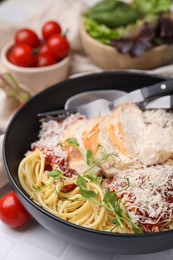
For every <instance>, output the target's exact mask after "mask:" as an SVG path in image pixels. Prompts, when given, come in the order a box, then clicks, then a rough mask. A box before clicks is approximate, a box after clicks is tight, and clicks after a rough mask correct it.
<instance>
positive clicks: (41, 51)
mask: <svg viewBox="0 0 173 260" xmlns="http://www.w3.org/2000/svg"><path fill="white" fill-rule="evenodd" d="M40 54H41V55H42V54H46V55H47V54H48V55H50V56H52V57H53V58H54V59H55V60H56V57H54V55H53V53H52V52H51V51H50V49H49V46H48V45H47V44H46V43H45V44H43V45H42V46H41V47H40V48H39V51H38V55H40Z"/></svg>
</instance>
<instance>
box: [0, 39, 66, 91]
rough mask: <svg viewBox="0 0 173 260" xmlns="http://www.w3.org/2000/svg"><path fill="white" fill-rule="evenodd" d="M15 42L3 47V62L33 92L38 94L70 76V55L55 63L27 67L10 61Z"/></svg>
mask: <svg viewBox="0 0 173 260" xmlns="http://www.w3.org/2000/svg"><path fill="white" fill-rule="evenodd" d="M13 44H14V43H12V42H10V43H8V44H6V45H5V46H4V47H3V48H2V50H1V62H2V64H3V66H4V67H5V68H6V69H7V70H8V71H10V72H12V73H13V75H14V76H15V77H16V79H17V80H18V82H19V83H20V84H23V85H25V86H27V88H28V89H29V90H30V93H31V94H36V93H38V92H40V91H41V90H43V89H45V88H47V87H49V86H51V85H54V84H56V83H59V82H61V81H63V80H65V79H66V78H67V77H68V73H69V67H70V55H69V56H67V57H66V58H64V59H63V60H62V61H60V62H58V63H56V64H54V65H50V66H45V67H34V68H25V67H20V66H16V65H14V64H12V63H11V62H9V61H8V59H7V52H8V50H9V49H10V48H11V47H12V46H13Z"/></svg>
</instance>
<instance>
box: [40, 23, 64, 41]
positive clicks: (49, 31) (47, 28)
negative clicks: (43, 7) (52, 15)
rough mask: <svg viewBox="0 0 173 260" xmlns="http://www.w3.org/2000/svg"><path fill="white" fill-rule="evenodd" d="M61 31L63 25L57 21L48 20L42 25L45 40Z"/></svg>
mask: <svg viewBox="0 0 173 260" xmlns="http://www.w3.org/2000/svg"><path fill="white" fill-rule="evenodd" d="M55 33H58V34H60V33H61V26H60V25H59V23H57V22H55V21H48V22H47V23H45V24H44V25H43V27H42V35H43V38H44V39H45V40H48V39H49V38H50V36H51V35H53V34H55Z"/></svg>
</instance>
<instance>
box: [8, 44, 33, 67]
mask: <svg viewBox="0 0 173 260" xmlns="http://www.w3.org/2000/svg"><path fill="white" fill-rule="evenodd" d="M7 58H8V60H9V61H10V62H11V63H13V64H15V65H17V66H21V67H32V66H34V60H35V59H34V56H33V54H32V48H31V47H30V46H29V45H27V44H25V43H20V44H16V45H14V46H13V47H12V48H11V50H10V52H9V54H8V55H7Z"/></svg>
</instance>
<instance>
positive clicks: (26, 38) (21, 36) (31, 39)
mask: <svg viewBox="0 0 173 260" xmlns="http://www.w3.org/2000/svg"><path fill="white" fill-rule="evenodd" d="M14 40H15V43H17V44H18V43H25V44H28V45H29V46H31V47H32V48H37V47H38V46H39V45H40V40H39V38H38V36H37V34H36V33H35V32H34V31H32V30H30V29H26V28H24V29H21V30H18V31H17V32H16V33H15V36H14Z"/></svg>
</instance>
